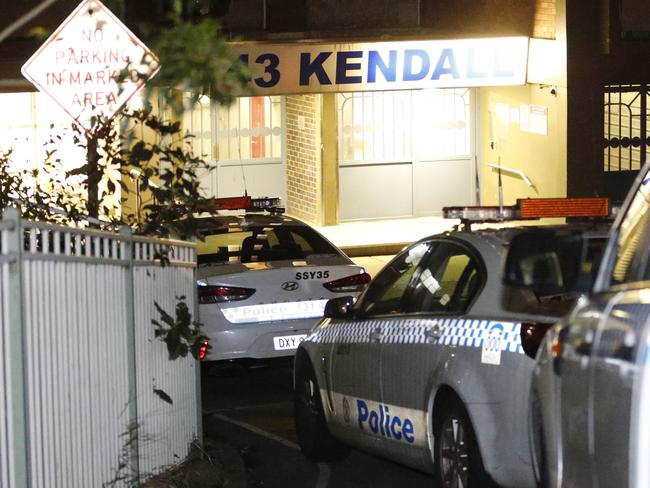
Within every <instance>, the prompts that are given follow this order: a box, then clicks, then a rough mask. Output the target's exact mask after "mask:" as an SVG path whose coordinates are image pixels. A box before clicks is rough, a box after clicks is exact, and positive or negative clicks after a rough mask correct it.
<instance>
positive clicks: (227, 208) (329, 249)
mask: <svg viewBox="0 0 650 488" xmlns="http://www.w3.org/2000/svg"><path fill="white" fill-rule="evenodd" d="M278 203H279V202H278V199H251V198H250V197H243V198H230V199H228V198H226V199H216V202H215V205H216V207H217V208H218V209H219V210H221V213H220V214H219V215H213V216H210V217H205V218H201V219H199V229H200V233H201V236H202V240H201V241H199V242H198V243H197V261H198V270H197V284H198V299H199V320H200V321H201V322H202V323H203V332H204V334H205V335H206V336H207V337H208V340H209V344H210V349H209V350H208V351H207V354H206V356H205V358H204V361H226V360H227V361H236V360H241V361H243V360H257V359H267V358H277V357H283V356H293V354H294V352H295V350H296V347H297V346H298V344H299V343H300V342H301V341H302V340H303V339H304V338H305V337H306V335H307V334H308V332H309V330H310V329H311V328H312V327H313V326H314V325H315V324H316V323H317V322H318V320H320V319H321V318H322V317H323V310H324V308H325V303H326V302H327V300H328V299H330V298H333V297H339V296H342V295H350V294H351V295H353V296H356V295H357V294H358V293H359V292H360V291H361V290H362V289H363V288H364V287H365V285H366V284H367V283H368V282H369V281H370V276H369V275H368V274H367V273H366V272H365V270H364V269H363V268H362V267H360V266H357V265H355V264H354V263H353V262H352V261H351V260H350V259H349V258H348V257H347V256H345V254H343V253H342V252H341V251H340V250H339V249H338V248H337V247H336V246H334V245H333V244H332V243H331V242H329V241H328V240H327V239H326V238H325V237H323V236H322V235H321V234H320V233H318V232H317V231H316V230H315V229H313V228H312V227H310V226H309V225H307V224H305V223H304V222H301V221H299V220H297V219H294V218H291V217H288V216H286V215H283V209H281V208H279V207H278V206H277V204H278ZM243 210H246V211H245V212H244V211H243Z"/></svg>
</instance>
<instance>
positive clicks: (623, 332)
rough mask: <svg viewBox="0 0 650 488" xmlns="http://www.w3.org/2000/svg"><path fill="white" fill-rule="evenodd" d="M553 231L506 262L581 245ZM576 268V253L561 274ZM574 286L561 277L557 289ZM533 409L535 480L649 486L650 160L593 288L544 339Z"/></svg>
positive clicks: (533, 287)
mask: <svg viewBox="0 0 650 488" xmlns="http://www.w3.org/2000/svg"><path fill="white" fill-rule="evenodd" d="M553 234H554V235H553V236H550V238H548V239H546V240H545V242H544V243H540V245H538V246H537V247H533V246H531V245H530V241H529V240H527V239H525V238H524V240H522V241H520V242H513V246H512V248H511V251H510V256H509V257H508V262H509V263H510V265H511V266H514V267H516V266H517V264H518V263H519V262H521V261H524V260H530V259H535V258H536V256H539V255H549V254H562V253H563V252H564V251H563V249H564V248H565V247H566V246H567V244H571V241H574V243H577V244H578V245H579V242H578V241H580V237H579V236H574V237H573V238H572V237H571V236H567V235H566V234H565V233H563V232H559V231H556V232H553ZM574 245H575V244H574ZM581 265H582V263H581V262H580V261H579V260H576V261H575V262H574V264H573V265H572V266H567V267H565V268H564V269H563V270H562V275H563V276H566V275H568V274H571V273H574V274H575V269H576V268H578V267H580V266H581ZM506 283H507V285H508V286H510V287H513V288H514V287H519V288H521V289H522V290H527V291H528V292H529V293H536V292H538V290H539V289H540V288H541V287H545V286H547V284H546V283H544V282H543V281H542V282H540V281H538V280H533V281H530V282H527V283H526V282H524V281H523V280H521V279H519V278H518V277H517V275H516V273H507V274H506ZM571 284H572V280H571V279H567V280H562V281H560V282H558V283H556V284H555V292H557V293H564V292H566V290H570V289H571ZM530 414H531V423H530V427H531V440H532V447H533V451H534V457H533V459H534V461H535V467H536V474H537V476H538V479H539V481H540V485H541V486H543V487H548V488H556V487H557V488H559V487H564V486H566V487H575V488H592V487H597V488H609V487H611V488H617V487H629V488H647V487H649V486H650V462H649V461H650V422H649V420H648V419H649V414H650V164H646V165H645V167H644V168H642V169H641V171H640V172H639V176H638V178H637V181H636V182H635V185H634V186H633V187H632V189H631V190H630V193H629V195H628V197H627V200H626V202H625V204H624V205H623V207H622V210H621V211H620V212H619V216H618V218H617V221H616V222H615V223H614V225H613V227H612V232H611V234H610V236H609V242H608V245H607V249H606V251H605V254H604V257H603V259H602V263H601V265H600V269H599V272H598V276H597V277H596V279H595V282H594V286H593V289H592V290H591V291H590V293H589V294H588V295H587V296H585V297H583V298H582V299H581V300H580V301H579V302H578V305H577V306H576V307H575V309H574V310H573V311H572V312H571V313H570V314H569V315H568V316H567V317H565V318H564V319H563V320H562V321H560V322H559V323H558V324H557V325H556V326H555V327H553V328H552V329H551V330H550V331H549V332H548V334H547V335H546V336H545V338H544V340H543V342H542V346H541V347H540V350H539V353H538V356H537V361H536V366H535V370H534V374H533V379H532V391H531V408H530Z"/></svg>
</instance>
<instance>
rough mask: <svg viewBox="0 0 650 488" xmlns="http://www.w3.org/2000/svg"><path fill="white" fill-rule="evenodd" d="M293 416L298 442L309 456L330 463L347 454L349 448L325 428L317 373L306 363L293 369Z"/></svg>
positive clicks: (341, 458)
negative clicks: (294, 383)
mask: <svg viewBox="0 0 650 488" xmlns="http://www.w3.org/2000/svg"><path fill="white" fill-rule="evenodd" d="M294 419H295V423H296V434H297V436H298V445H299V446H300V450H301V451H302V453H303V454H304V455H305V456H306V457H307V458H308V459H310V460H312V461H316V462H321V461H324V462H329V461H340V460H343V459H345V458H346V457H347V455H348V454H349V448H348V447H347V446H345V445H343V444H341V443H340V442H339V441H338V440H336V439H335V438H334V437H333V436H332V435H331V434H330V432H329V430H328V428H327V423H326V420H325V412H324V411H323V403H322V401H321V397H320V390H319V389H318V383H317V382H316V375H315V374H314V370H313V369H312V368H311V366H309V365H302V366H300V367H299V369H298V370H297V371H296V386H295V392H294Z"/></svg>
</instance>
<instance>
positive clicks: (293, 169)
mask: <svg viewBox="0 0 650 488" xmlns="http://www.w3.org/2000/svg"><path fill="white" fill-rule="evenodd" d="M286 114H287V202H286V207H287V213H289V214H291V215H293V216H295V217H298V218H299V219H302V220H306V221H308V222H311V223H314V224H321V221H322V210H321V200H322V192H321V187H322V183H321V179H322V178H321V121H320V95H293V96H287V98H286Z"/></svg>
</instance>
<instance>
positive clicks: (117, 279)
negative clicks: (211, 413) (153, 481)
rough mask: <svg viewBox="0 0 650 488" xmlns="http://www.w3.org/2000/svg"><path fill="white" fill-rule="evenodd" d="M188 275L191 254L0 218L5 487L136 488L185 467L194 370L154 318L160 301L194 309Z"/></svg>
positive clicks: (186, 247) (194, 401)
mask: <svg viewBox="0 0 650 488" xmlns="http://www.w3.org/2000/svg"><path fill="white" fill-rule="evenodd" d="M163 247H164V248H167V249H168V250H169V257H170V263H169V264H168V265H166V266H161V265H160V263H159V261H157V260H156V257H157V254H156V251H157V250H159V249H160V248H163ZM194 263H195V249H194V245H193V244H190V243H186V242H179V241H167V240H154V239H148V238H140V237H134V236H132V235H130V232H128V230H126V231H123V232H122V233H120V234H111V233H105V232H97V231H93V230H80V229H73V228H65V227H56V226H52V225H49V224H44V223H37V222H29V221H24V220H21V219H20V218H19V216H18V212H17V211H15V210H14V209H7V210H6V211H5V214H4V216H3V220H1V221H0V276H1V280H0V319H1V321H0V488H23V487H29V488H37V487H38V488H41V487H42V488H73V487H80V488H91V487H108V486H133V485H134V484H137V482H134V481H133V480H137V479H144V478H146V477H147V476H149V475H151V474H154V473H157V472H159V471H161V470H163V469H165V468H166V467H168V466H170V465H173V464H177V463H178V462H179V461H181V460H183V459H184V458H185V457H186V455H187V454H188V450H189V449H190V446H191V444H192V442H194V441H195V440H197V439H200V436H201V432H200V429H201V424H200V396H199V392H200V386H199V375H198V364H197V362H196V361H195V360H194V359H193V358H192V357H191V356H188V357H187V358H184V359H179V360H176V361H170V360H169V359H168V355H167V349H166V346H165V344H164V343H163V342H161V341H160V340H159V339H157V338H155V337H154V326H153V325H152V323H151V320H152V319H154V318H159V314H158V312H157V311H156V308H155V305H154V303H158V304H159V305H160V306H161V307H162V308H163V309H164V310H165V311H167V312H168V313H170V315H172V316H175V307H176V304H177V297H182V296H184V297H185V301H186V303H187V304H188V306H189V307H190V310H191V311H194V310H195V291H194V266H195V264H194ZM165 396H168V397H169V398H170V399H171V402H172V403H169V401H165V400H164V399H163V398H165Z"/></svg>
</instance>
